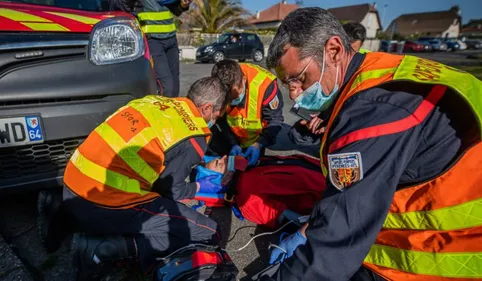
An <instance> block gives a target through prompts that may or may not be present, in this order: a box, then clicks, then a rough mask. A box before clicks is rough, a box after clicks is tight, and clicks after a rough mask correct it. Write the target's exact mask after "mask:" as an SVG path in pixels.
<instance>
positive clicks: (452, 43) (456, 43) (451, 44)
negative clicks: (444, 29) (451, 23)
mask: <svg viewBox="0 0 482 281" xmlns="http://www.w3.org/2000/svg"><path fill="white" fill-rule="evenodd" d="M445 42H446V43H447V50H448V51H452V52H454V51H459V50H466V49H467V44H465V43H464V42H462V41H461V40H458V39H455V38H452V39H447V40H446V41H445Z"/></svg>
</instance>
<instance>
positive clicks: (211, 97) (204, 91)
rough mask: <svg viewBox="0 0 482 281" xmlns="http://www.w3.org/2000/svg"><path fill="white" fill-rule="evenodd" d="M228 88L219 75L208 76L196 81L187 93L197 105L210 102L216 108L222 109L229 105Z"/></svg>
mask: <svg viewBox="0 0 482 281" xmlns="http://www.w3.org/2000/svg"><path fill="white" fill-rule="evenodd" d="M227 95H228V90H227V89H226V87H225V86H224V83H223V82H221V80H219V78H217V77H210V76H206V77H203V78H201V79H199V80H197V81H196V82H194V83H193V84H192V85H191V87H190V88H189V91H188V93H187V98H188V99H190V100H192V101H193V102H194V104H195V105H196V106H202V105H205V104H207V103H208V102H212V103H213V104H214V110H221V109H222V108H226V106H227Z"/></svg>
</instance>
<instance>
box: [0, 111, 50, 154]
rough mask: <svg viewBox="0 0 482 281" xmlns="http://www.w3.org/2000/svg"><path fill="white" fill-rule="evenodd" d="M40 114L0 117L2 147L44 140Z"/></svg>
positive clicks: (0, 141) (0, 145) (0, 142)
mask: <svg viewBox="0 0 482 281" xmlns="http://www.w3.org/2000/svg"><path fill="white" fill-rule="evenodd" d="M40 122H41V121H40V117H39V116H25V117H12V118H0V147H8V146H18V145H25V144H31V143H40V142H43V141H44V136H43V132H42V126H41V125H42V124H41V123H40Z"/></svg>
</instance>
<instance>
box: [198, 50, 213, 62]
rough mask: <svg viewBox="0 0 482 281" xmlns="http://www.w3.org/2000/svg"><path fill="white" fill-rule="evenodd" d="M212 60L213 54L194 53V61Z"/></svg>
mask: <svg viewBox="0 0 482 281" xmlns="http://www.w3.org/2000/svg"><path fill="white" fill-rule="evenodd" d="M212 59H213V53H199V52H196V60H198V61H208V60H212Z"/></svg>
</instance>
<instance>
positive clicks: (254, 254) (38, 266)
mask: <svg viewBox="0 0 482 281" xmlns="http://www.w3.org/2000/svg"><path fill="white" fill-rule="evenodd" d="M470 53H477V54H480V53H482V51H478V52H473V51H465V52H456V53H427V54H425V53H424V54H419V55H420V56H423V57H426V58H429V59H433V60H437V61H440V62H442V63H446V64H450V65H453V66H456V65H458V64H470V63H474V60H469V59H466V56H467V55H468V54H470ZM260 65H262V66H264V65H263V63H261V64H260ZM211 68H212V64H181V95H186V94H187V92H188V90H189V87H190V85H191V84H192V83H193V82H194V81H195V80H197V79H199V78H201V77H203V76H208V75H210V73H211ZM282 91H283V97H284V102H285V105H284V116H285V123H287V124H293V122H295V121H296V120H297V118H296V117H295V116H293V115H292V114H290V113H289V108H290V107H291V105H292V101H290V100H289V98H288V95H287V92H286V90H284V89H282ZM269 153H273V152H269ZM290 153H295V152H294V151H291V152H284V153H283V154H290ZM276 154H280V153H276ZM210 217H212V218H213V219H214V220H216V221H217V222H218V224H220V225H221V226H222V228H221V237H222V238H223V247H225V248H226V250H227V251H228V253H229V254H230V256H231V257H232V259H233V261H234V262H235V263H236V265H237V267H238V269H239V271H240V274H239V278H240V279H241V280H248V279H247V277H246V276H249V275H252V274H254V273H256V272H258V271H259V270H261V269H262V268H263V267H264V266H266V265H267V260H268V256H269V253H268V247H269V244H270V243H278V240H279V236H278V235H268V236H263V237H261V238H259V239H256V240H255V241H254V242H253V243H251V244H250V245H249V246H248V247H246V248H245V249H244V250H242V251H237V249H239V248H240V247H242V246H243V245H244V244H246V243H247V242H248V241H249V240H250V239H251V237H252V236H253V235H255V234H259V233H262V232H266V231H269V230H267V229H264V228H262V227H257V226H255V225H254V224H252V223H250V222H247V221H241V220H239V219H238V218H236V217H235V216H234V215H233V214H232V212H231V210H229V209H213V210H212V213H211V214H210ZM35 223H36V193H35V192H30V193H23V194H20V195H17V196H5V195H2V196H1V197H0V230H1V232H0V234H2V235H3V236H4V237H5V240H7V242H8V245H9V246H10V248H11V249H13V250H14V252H15V253H16V254H18V255H19V256H20V260H21V261H22V262H23V263H24V264H25V265H26V269H27V270H28V271H29V272H30V275H31V276H32V278H33V280H42V281H44V280H45V281H57V280H58V281H61V280H67V279H66V278H67V276H68V275H69V272H70V262H71V261H70V256H69V253H68V245H69V241H65V244H64V246H63V247H62V249H61V250H60V251H58V252H56V253H54V254H50V255H49V254H47V253H46V252H45V250H44V249H43V248H42V246H41V242H40V239H39V237H38V235H37V231H36V228H35ZM5 245H6V243H4V242H3V241H1V239H0V258H2V260H5V259H4V257H3V256H2V253H3V254H5V253H6V252H7V251H3V250H1V249H2V247H5ZM10 262H11V264H13V265H12V268H14V269H18V270H16V272H15V274H25V272H24V270H23V269H19V268H20V266H19V264H20V263H19V261H18V260H17V259H12V260H11V261H10ZM3 269H4V266H3V265H2V263H0V281H6V280H28V278H27V277H25V278H23V277H20V278H18V277H17V276H16V277H14V278H10V277H9V276H10V275H11V274H10V273H9V272H7V273H9V274H6V273H5V272H2V270H3ZM9 278H10V279H9ZM104 280H126V281H127V280H150V279H148V278H145V277H142V276H139V274H138V273H135V272H129V271H125V270H117V271H115V272H112V273H111V274H110V275H109V276H107V277H106V278H105V279H104Z"/></svg>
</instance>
